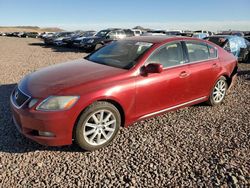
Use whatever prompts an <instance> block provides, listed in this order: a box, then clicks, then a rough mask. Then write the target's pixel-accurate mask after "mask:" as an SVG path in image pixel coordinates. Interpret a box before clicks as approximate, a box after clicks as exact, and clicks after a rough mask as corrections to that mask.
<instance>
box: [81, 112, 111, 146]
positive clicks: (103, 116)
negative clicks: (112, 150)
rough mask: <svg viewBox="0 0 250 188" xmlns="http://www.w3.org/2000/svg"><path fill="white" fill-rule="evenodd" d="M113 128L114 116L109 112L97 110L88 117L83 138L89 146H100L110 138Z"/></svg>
mask: <svg viewBox="0 0 250 188" xmlns="http://www.w3.org/2000/svg"><path fill="white" fill-rule="evenodd" d="M115 127H116V118H115V116H114V114H113V113H112V112H111V111H109V110H99V111H97V112H94V113H92V114H91V115H90V116H89V117H88V119H87V121H86V123H85V125H84V130H83V136H84V139H85V140H86V141H87V142H88V143H89V144H90V145H101V144H104V143H105V142H107V141H108V140H109V139H110V138H111V137H112V135H113V133H114V131H115Z"/></svg>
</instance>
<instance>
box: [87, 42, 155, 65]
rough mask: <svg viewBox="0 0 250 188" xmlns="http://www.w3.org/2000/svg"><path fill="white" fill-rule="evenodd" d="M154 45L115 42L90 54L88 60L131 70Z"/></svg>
mask: <svg viewBox="0 0 250 188" xmlns="http://www.w3.org/2000/svg"><path fill="white" fill-rule="evenodd" d="M152 45H153V44H152V43H148V42H138V41H128V40H124V41H115V42H112V43H111V44H109V45H107V46H105V47H103V48H101V49H99V50H98V51H96V52H94V53H93V54H90V55H89V56H88V57H87V58H86V59H88V60H89V61H93V62H95V63H99V64H103V65H108V66H112V67H117V68H122V69H130V68H132V67H133V66H134V65H135V64H136V60H137V59H138V58H139V57H140V56H141V55H142V54H143V53H145V52H146V51H147V50H148V49H149V48H150V47H151V46H152Z"/></svg>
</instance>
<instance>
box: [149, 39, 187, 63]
mask: <svg viewBox="0 0 250 188" xmlns="http://www.w3.org/2000/svg"><path fill="white" fill-rule="evenodd" d="M184 62H185V61H184V57H183V51H182V45H181V43H179V42H178V43H170V44H166V45H164V46H163V47H161V48H159V49H157V50H155V51H154V52H153V54H152V55H151V56H150V57H149V59H148V61H147V64H149V63H159V64H162V65H163V67H172V66H176V65H180V64H183V63H184Z"/></svg>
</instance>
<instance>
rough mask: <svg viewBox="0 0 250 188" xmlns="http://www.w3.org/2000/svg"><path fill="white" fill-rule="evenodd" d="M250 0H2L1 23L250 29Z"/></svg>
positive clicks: (58, 25)
mask: <svg viewBox="0 0 250 188" xmlns="http://www.w3.org/2000/svg"><path fill="white" fill-rule="evenodd" d="M249 7H250V0H237V1H233V0H207V1H204V0H188V1H186V0H172V1H171V0H106V1H105V0H94V1H90V0H88V1H87V0H40V1H38V0H0V26H23V25H25V26H27V25H29V26H39V27H60V28H62V29H66V30H76V29H84V30H86V29H94V30H100V29H105V28H109V27H120V28H132V27H134V26H137V25H140V26H143V27H148V28H152V29H167V30H171V29H183V30H185V29H190V30H197V29H206V30H212V31H217V30H228V29H232V30H250V10H249Z"/></svg>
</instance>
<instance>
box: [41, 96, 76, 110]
mask: <svg viewBox="0 0 250 188" xmlns="http://www.w3.org/2000/svg"><path fill="white" fill-rule="evenodd" d="M78 99H79V96H50V97H48V98H47V99H45V100H43V101H42V102H41V103H40V104H39V105H38V106H37V107H36V109H37V110H40V111H55V110H67V109H70V108H71V107H72V106H73V105H74V104H75V103H76V102H77V100H78Z"/></svg>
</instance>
